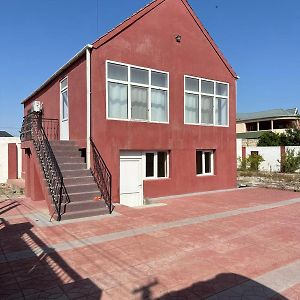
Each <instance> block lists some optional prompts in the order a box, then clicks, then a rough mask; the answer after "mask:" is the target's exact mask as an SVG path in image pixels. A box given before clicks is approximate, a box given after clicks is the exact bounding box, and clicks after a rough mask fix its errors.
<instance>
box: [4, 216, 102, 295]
mask: <svg viewBox="0 0 300 300" xmlns="http://www.w3.org/2000/svg"><path fill="white" fill-rule="evenodd" d="M32 227H33V226H32V224H31V223H29V222H26V223H19V224H10V223H9V222H8V221H6V220H5V219H3V218H0V246H1V248H0V299H25V298H26V299H27V298H30V299H75V298H76V299H101V295H102V291H101V289H99V288H98V287H97V286H96V285H95V284H94V283H93V282H92V281H91V280H90V279H89V278H82V277H81V276H80V275H79V274H78V273H76V271H75V270H74V269H72V268H71V267H70V266H69V265H68V264H67V263H66V262H65V261H64V259H62V257H61V256H60V255H59V254H58V253H57V252H55V251H54V249H52V248H49V247H47V245H46V244H45V243H44V242H43V241H42V240H41V239H40V238H39V237H37V235H36V234H34V232H33V230H32ZM10 249H12V251H10ZM13 249H18V250H17V252H16V250H13ZM19 249H21V250H19ZM2 252H3V254H2ZM1 254H2V255H1Z"/></svg>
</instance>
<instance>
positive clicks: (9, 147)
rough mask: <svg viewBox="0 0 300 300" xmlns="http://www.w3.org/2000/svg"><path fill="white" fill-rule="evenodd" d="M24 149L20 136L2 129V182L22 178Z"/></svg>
mask: <svg viewBox="0 0 300 300" xmlns="http://www.w3.org/2000/svg"><path fill="white" fill-rule="evenodd" d="M21 170H22V151H21V141H20V138H19V137H14V136H12V135H11V134H10V133H8V132H6V131H0V183H6V182H7V180H9V179H18V178H21Z"/></svg>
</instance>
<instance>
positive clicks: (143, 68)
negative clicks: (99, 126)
mask: <svg viewBox="0 0 300 300" xmlns="http://www.w3.org/2000/svg"><path fill="white" fill-rule="evenodd" d="M109 63H112V64H116V65H120V66H126V67H127V71H128V74H127V81H125V80H117V79H109V78H108V64H109ZM131 68H136V69H140V70H145V71H148V81H149V83H148V84H142V83H136V82H131V72H130V71H131ZM152 72H157V73H163V74H166V75H167V87H160V86H157V85H152V80H151V74H152ZM169 77H170V74H169V72H167V71H162V70H157V69H151V68H146V67H141V66H136V65H131V64H126V63H121V62H116V61H112V60H106V62H105V81H106V84H105V86H106V93H105V94H106V96H105V98H106V119H107V120H115V121H130V122H146V123H159V124H169V119H170V110H169V107H170V105H169V102H170V87H169V85H170V79H169ZM109 82H112V83H119V84H124V85H127V97H128V102H127V119H121V118H112V117H109V116H108V83H109ZM132 86H136V87H143V88H147V89H148V100H147V104H148V113H147V120H142V119H132V118H131V87H132ZM152 89H157V90H162V91H166V92H167V107H166V109H167V121H152V120H151V118H152V114H151V108H152V107H151V94H152Z"/></svg>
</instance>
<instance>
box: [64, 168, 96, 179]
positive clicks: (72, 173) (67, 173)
mask: <svg viewBox="0 0 300 300" xmlns="http://www.w3.org/2000/svg"><path fill="white" fill-rule="evenodd" d="M61 173H62V175H63V177H64V179H65V178H73V177H83V176H91V171H90V170H88V169H83V170H61Z"/></svg>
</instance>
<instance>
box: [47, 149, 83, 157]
mask: <svg viewBox="0 0 300 300" xmlns="http://www.w3.org/2000/svg"><path fill="white" fill-rule="evenodd" d="M52 150H53V149H52ZM53 153H54V155H55V157H56V158H57V157H68V156H71V157H81V155H80V152H79V151H78V150H75V149H73V150H67V151H65V150H53Z"/></svg>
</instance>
